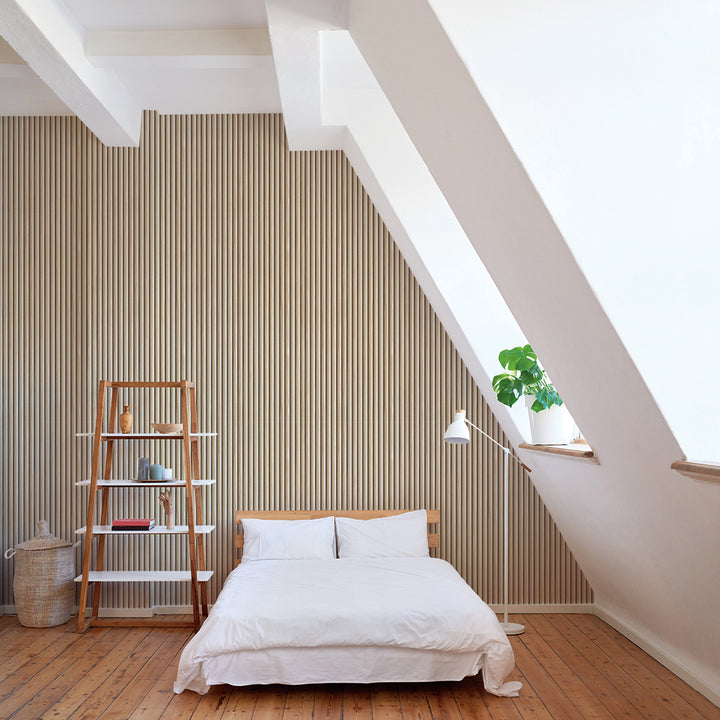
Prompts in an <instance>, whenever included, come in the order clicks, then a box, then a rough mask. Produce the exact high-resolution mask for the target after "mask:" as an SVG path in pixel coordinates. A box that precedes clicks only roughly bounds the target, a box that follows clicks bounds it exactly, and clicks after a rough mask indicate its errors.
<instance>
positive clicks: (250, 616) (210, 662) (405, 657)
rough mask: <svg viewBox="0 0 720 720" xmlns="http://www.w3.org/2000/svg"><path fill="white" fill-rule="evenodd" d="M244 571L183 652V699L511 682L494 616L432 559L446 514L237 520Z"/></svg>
mask: <svg viewBox="0 0 720 720" xmlns="http://www.w3.org/2000/svg"><path fill="white" fill-rule="evenodd" d="M236 521H237V522H238V524H239V525H240V526H241V527H242V528H243V530H244V534H243V535H238V536H237V538H236V543H235V544H236V547H237V548H238V550H239V551H241V552H243V553H244V554H243V557H242V562H239V563H237V564H236V567H235V569H234V570H233V571H232V572H231V573H230V574H229V575H228V577H227V579H226V581H225V584H224V587H223V589H222V592H221V593H220V594H219V596H218V599H217V601H216V603H215V605H214V606H213V608H212V610H211V611H210V613H209V615H208V618H207V619H206V621H205V623H204V624H203V626H202V627H201V628H200V630H199V632H198V633H197V634H196V635H195V636H193V637H192V638H191V640H190V641H189V642H188V644H187V645H186V646H185V648H184V650H183V652H182V655H181V658H180V662H179V665H178V674H177V679H176V682H175V685H174V690H175V692H176V693H181V692H183V691H184V690H192V691H195V692H198V693H201V694H202V693H205V692H207V691H208V689H209V687H210V686H211V685H216V684H223V683H227V684H230V685H237V686H243V685H256V684H271V683H281V684H288V685H298V684H316V683H374V682H428V681H440V680H461V679H462V678H464V677H466V676H468V675H475V674H477V673H478V672H482V676H483V681H484V684H485V688H486V690H487V691H488V692H491V693H493V694H496V695H501V696H513V697H514V696H517V694H518V691H519V689H520V687H521V684H520V683H519V682H507V681H506V677H507V675H508V674H509V673H510V671H511V670H512V669H513V667H514V657H513V652H512V648H511V646H510V643H509V641H508V639H507V637H506V636H505V633H504V632H503V631H502V628H501V627H500V624H499V622H498V620H497V617H496V616H495V613H494V612H493V611H492V610H490V608H489V607H488V606H487V605H486V604H485V603H484V602H483V601H482V600H481V599H480V598H479V597H478V596H477V595H476V594H475V593H474V592H473V590H472V589H471V588H470V587H469V586H468V585H467V584H466V583H465V582H464V581H463V580H462V578H461V577H460V575H459V574H458V573H457V572H456V571H455V569H454V568H453V567H452V566H451V565H450V564H449V563H447V562H445V561H444V560H441V559H438V558H434V557H430V556H429V552H428V548H429V547H437V546H438V544H439V543H438V534H437V533H430V532H428V525H435V524H437V523H438V521H439V512H438V511H432V510H430V511H425V510H421V511H414V512H404V511H357V512H342V511H334V512H309V511H308V512H272V513H271V512H254V513H251V512H246V513H245V512H238V513H236Z"/></svg>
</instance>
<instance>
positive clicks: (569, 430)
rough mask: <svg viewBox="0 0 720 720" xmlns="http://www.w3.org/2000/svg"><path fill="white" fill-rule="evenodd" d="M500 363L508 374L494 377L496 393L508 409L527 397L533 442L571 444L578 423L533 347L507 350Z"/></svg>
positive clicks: (502, 353)
mask: <svg viewBox="0 0 720 720" xmlns="http://www.w3.org/2000/svg"><path fill="white" fill-rule="evenodd" d="M498 360H499V361H500V364H501V365H502V366H503V367H504V368H505V372H504V373H500V374H499V375H496V376H495V377H494V378H493V381H492V386H493V390H495V393H496V395H497V399H498V400H499V401H500V402H501V403H503V404H504V405H507V406H508V407H512V406H513V405H514V404H515V403H516V402H517V401H518V400H519V399H520V398H521V397H523V396H524V397H525V405H526V406H527V408H528V416H529V418H530V435H531V437H532V442H533V443H534V444H536V445H565V444H567V443H569V442H571V441H572V439H573V436H574V434H575V423H574V422H573V419H572V417H571V416H570V413H569V412H568V411H567V408H566V407H565V406H564V405H563V401H562V398H561V397H560V395H559V394H558V391H557V390H556V389H555V388H554V387H553V384H552V383H551V382H550V378H548V376H547V373H546V372H545V370H543V368H542V367H541V366H540V363H538V359H537V355H536V354H535V352H534V351H533V349H532V348H531V347H530V345H522V346H519V347H514V348H510V349H509V350H503V351H502V352H501V353H500V355H498Z"/></svg>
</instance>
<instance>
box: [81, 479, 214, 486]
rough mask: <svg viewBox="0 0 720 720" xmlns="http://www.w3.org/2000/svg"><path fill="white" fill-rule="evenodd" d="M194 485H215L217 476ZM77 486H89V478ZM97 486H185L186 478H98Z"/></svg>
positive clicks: (197, 481)
mask: <svg viewBox="0 0 720 720" xmlns="http://www.w3.org/2000/svg"><path fill="white" fill-rule="evenodd" d="M192 484H193V487H197V486H199V485H214V484H215V478H208V479H205V480H202V479H201V480H193V481H192ZM75 485H76V486H77V487H81V486H89V485H90V481H89V480H79V481H78V482H76V483H75ZM97 486H98V487H99V488H100V487H118V488H120V487H185V481H184V480H98V481H97Z"/></svg>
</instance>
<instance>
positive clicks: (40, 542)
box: [15, 520, 72, 550]
mask: <svg viewBox="0 0 720 720" xmlns="http://www.w3.org/2000/svg"><path fill="white" fill-rule="evenodd" d="M70 545H72V543H69V542H67V541H66V540H61V539H60V538H56V537H55V536H54V535H53V534H52V533H51V532H50V530H49V529H48V523H47V520H38V524H37V535H36V536H35V537H34V538H32V540H26V541H25V542H21V543H18V544H17V545H16V546H15V548H16V549H17V550H52V549H53V548H61V547H69V546H70Z"/></svg>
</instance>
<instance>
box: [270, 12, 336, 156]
mask: <svg viewBox="0 0 720 720" xmlns="http://www.w3.org/2000/svg"><path fill="white" fill-rule="evenodd" d="M266 9H267V18H268V27H269V30H270V41H271V42H272V49H273V58H274V60H275V70H276V73H277V81H278V87H279V89H280V102H281V104H282V111H283V118H284V120H285V129H286V131H287V138H288V145H289V146H290V149H291V150H338V149H340V148H341V147H342V143H343V138H344V135H345V129H344V127H341V126H334V125H326V124H324V122H323V112H322V96H323V88H322V84H323V77H322V49H321V44H320V33H321V32H322V31H327V30H344V29H345V28H346V27H347V4H346V2H343V1H339V0H266Z"/></svg>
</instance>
